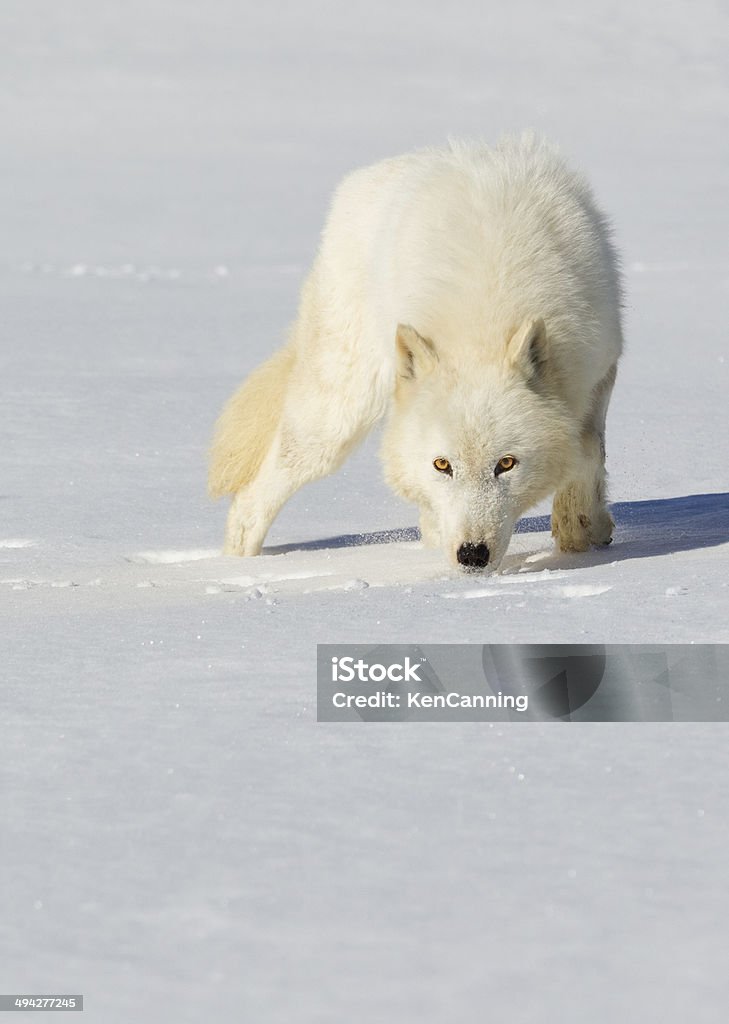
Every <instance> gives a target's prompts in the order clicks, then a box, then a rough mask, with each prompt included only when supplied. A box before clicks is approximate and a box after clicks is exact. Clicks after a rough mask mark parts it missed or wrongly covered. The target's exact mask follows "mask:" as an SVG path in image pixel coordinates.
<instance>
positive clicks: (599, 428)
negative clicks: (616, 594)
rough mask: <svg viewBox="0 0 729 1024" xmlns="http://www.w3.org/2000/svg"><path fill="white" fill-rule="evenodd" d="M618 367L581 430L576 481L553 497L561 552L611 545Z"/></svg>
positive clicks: (601, 385)
mask: <svg viewBox="0 0 729 1024" xmlns="http://www.w3.org/2000/svg"><path fill="white" fill-rule="evenodd" d="M616 371H617V365H614V366H612V367H611V369H610V371H609V372H608V373H607V374H606V375H605V377H604V378H603V379H602V380H601V381H600V383H599V384H598V385H597V387H596V388H595V395H594V399H593V405H592V408H591V410H590V413H589V415H588V417H587V419H586V420H585V423H584V426H583V430H582V437H581V442H582V454H581V458H580V461H579V464H578V467H577V471H576V472H575V474H574V475H573V478H572V479H571V480H569V481H568V482H567V483H566V484H565V485H564V486H563V487H561V488H560V490H559V491H558V492H557V493H556V494H555V496H554V504H553V506H552V536H553V537H555V539H556V540H557V543H558V545H559V547H560V550H561V551H587V549H588V548H589V547H590V546H591V545H593V544H595V545H604V544H609V543H610V541H611V540H612V536H613V527H614V523H613V519H612V516H611V515H610V513H609V511H608V508H607V503H606V474H605V418H606V416H607V409H608V404H609V402H610V395H611V393H612V389H613V385H614V383H615V375H616Z"/></svg>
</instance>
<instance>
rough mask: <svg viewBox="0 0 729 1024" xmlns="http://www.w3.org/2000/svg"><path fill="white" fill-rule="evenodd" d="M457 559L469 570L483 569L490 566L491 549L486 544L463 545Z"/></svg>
mask: <svg viewBox="0 0 729 1024" xmlns="http://www.w3.org/2000/svg"><path fill="white" fill-rule="evenodd" d="M456 557H457V558H458V561H459V562H460V564H461V565H465V566H466V567H467V568H468V569H483V568H484V566H487V565H488V564H489V549H488V547H487V545H486V544H461V546H460V547H459V549H458V552H457V554H456Z"/></svg>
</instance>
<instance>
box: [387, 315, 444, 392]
mask: <svg viewBox="0 0 729 1024" xmlns="http://www.w3.org/2000/svg"><path fill="white" fill-rule="evenodd" d="M396 344H397V374H398V377H401V378H402V379H403V380H416V379H417V378H418V377H425V376H426V375H427V374H429V373H432V372H433V370H434V369H435V367H436V366H437V364H438V353H437V352H436V350H435V345H434V344H433V342H432V341H429V340H428V339H427V338H421V336H420V335H419V334H418V332H417V331H416V330H415V328H414V327H410V326H408V325H407V324H399V325H398V328H397V335H396Z"/></svg>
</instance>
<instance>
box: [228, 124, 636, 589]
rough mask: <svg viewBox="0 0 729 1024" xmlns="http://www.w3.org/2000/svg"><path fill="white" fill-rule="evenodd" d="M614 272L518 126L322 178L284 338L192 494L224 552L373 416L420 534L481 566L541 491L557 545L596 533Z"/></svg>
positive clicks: (248, 551)
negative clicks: (319, 227) (325, 184)
mask: <svg viewBox="0 0 729 1024" xmlns="http://www.w3.org/2000/svg"><path fill="white" fill-rule="evenodd" d="M621 348H622V335H621V326H620V281H619V275H618V269H617V259H616V254H615V251H614V249H613V246H612V244H611V240H610V234H609V230H608V227H607V224H606V221H605V219H604V217H603V216H602V214H601V213H600V212H599V210H598V209H597V207H596V205H595V202H594V200H593V198H592V194H591V192H590V190H589V188H588V186H587V184H586V183H585V181H584V180H583V179H582V177H580V176H579V175H577V174H575V173H574V172H573V171H571V170H569V169H568V168H567V167H566V166H565V164H564V162H563V160H562V159H561V157H560V155H559V153H558V152H557V150H556V149H554V148H553V147H552V146H550V145H548V144H547V143H545V142H543V141H539V140H536V139H534V137H532V136H531V135H525V136H524V137H523V138H521V139H507V140H505V141H503V142H502V143H501V144H499V145H498V146H497V147H495V148H493V149H491V148H487V147H486V146H484V145H479V144H471V143H456V142H452V143H451V144H450V145H449V146H448V147H447V148H445V149H431V150H425V151H423V152H419V153H414V154H411V155H406V156H401V157H397V158H394V159H391V160H385V161H383V162H382V163H378V164H375V165H374V166H372V167H367V168H365V169H364V170H360V171H356V172H355V173H353V174H351V175H349V176H348V177H347V178H345V180H344V182H343V183H342V184H341V186H340V187H339V189H338V191H337V193H336V195H335V197H334V200H333V203H332V207H331V212H330V214H329V218H328V221H327V223H326V226H325V228H324V232H323V236H322V240H321V245H320V248H319V252H318V255H317V257H316V261H315V263H314V266H313V269H312V271H311V273H310V275H309V277H308V279H307V280H306V282H305V284H304V286H303V290H302V294H301V301H300V308H299V313H298V317H297V319H296V321H295V323H294V325H293V328H292V330H291V334H290V338H289V341H288V344H287V345H286V347H285V348H283V349H282V350H280V351H279V352H278V353H277V354H275V355H274V356H273V357H272V358H271V359H270V360H269V361H268V362H266V363H264V364H263V365H262V366H261V367H259V368H258V369H257V370H255V371H254V372H253V373H252V374H251V376H250V377H249V378H248V380H247V381H246V382H245V383H244V384H243V386H242V388H241V389H240V390H239V391H238V392H237V394H235V395H234V396H233V397H232V398H231V399H230V401H229V402H228V404H227V406H226V407H225V409H224V410H223V413H222V415H221V417H220V420H219V421H218V425H217V431H216V436H215V440H214V443H213V449H212V465H211V470H210V493H211V494H212V495H213V496H215V497H217V496H220V495H222V494H232V495H233V501H232V505H231V509H230V513H229V516H228V524H227V530H226V537H225V552H226V553H228V554H239V555H255V554H258V553H259V552H260V550H261V545H262V544H263V540H264V537H265V535H266V531H267V530H268V528H269V526H270V524H271V522H272V521H273V519H274V517H275V516H276V514H277V513H278V512H279V510H280V509H281V507H282V505H283V504H284V502H285V501H287V499H288V498H289V497H291V495H292V494H293V493H294V491H296V490H297V488H299V487H301V485H302V484H304V483H306V482H307V481H309V480H314V479H315V478H317V477H320V476H323V475H324V474H326V473H330V472H332V470H334V469H336V468H337V467H338V466H339V465H340V464H341V462H342V461H343V460H344V459H345V457H346V456H347V455H348V454H349V453H350V452H351V451H352V449H353V448H354V447H355V446H356V445H357V443H358V442H359V441H360V440H361V439H362V438H363V437H364V435H365V434H366V433H367V431H368V430H369V429H370V428H371V427H372V426H373V424H374V423H375V422H376V421H377V420H379V419H380V418H381V417H382V416H383V415H385V414H386V413H387V414H388V419H387V426H386V429H385V435H384V443H383V448H382V456H383V461H384V466H385V475H386V479H387V480H388V482H389V483H390V485H391V486H392V487H393V488H394V489H395V491H397V492H398V493H399V494H401V495H402V496H403V497H405V498H406V499H408V500H411V501H414V502H416V503H417V504H418V505H419V507H420V529H421V533H422V537H423V540H424V542H425V543H427V544H433V545H437V544H441V545H442V546H443V547H444V548H445V550H446V552H447V553H448V555H449V557H450V558H451V559H452V560H453V561H454V562H456V563H460V564H461V565H463V566H466V567H468V568H479V569H485V568H488V569H489V570H493V569H496V568H498V566H499V563H500V562H501V560H502V558H503V556H504V554H505V552H506V549H507V546H508V544H509V539H510V537H511V534H512V532H513V529H514V524H515V523H516V520H517V518H518V517H519V516H520V515H521V514H522V513H524V512H525V511H526V510H527V509H528V508H530V507H531V506H533V505H534V504H535V503H536V502H538V501H539V500H541V499H542V498H544V497H546V496H548V495H549V494H552V493H553V492H556V494H555V498H554V505H553V511H552V533H553V534H554V536H555V537H556V538H557V542H558V544H559V546H560V548H561V549H562V550H563V551H584V550H586V549H587V548H588V547H589V546H590V545H591V544H608V543H609V542H610V540H611V536H612V528H613V522H612V519H611V518H610V515H609V513H608V511H607V508H606V504H605V467H604V461H605V447H604V428H605V414H606V411H607V406H608V401H609V399H610V393H611V391H612V387H613V383H614V380H615V372H616V366H617V361H618V357H619V356H620V352H621Z"/></svg>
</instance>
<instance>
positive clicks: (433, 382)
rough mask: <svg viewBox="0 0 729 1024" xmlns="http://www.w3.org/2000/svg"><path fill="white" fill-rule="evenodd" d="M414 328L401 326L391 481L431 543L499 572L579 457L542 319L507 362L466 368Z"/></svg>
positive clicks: (511, 346) (465, 562)
mask: <svg viewBox="0 0 729 1024" xmlns="http://www.w3.org/2000/svg"><path fill="white" fill-rule="evenodd" d="M455 351H456V352H457V353H458V356H456V355H453V354H452V353H453V348H452V346H450V345H449V346H448V348H447V351H444V354H443V356H441V354H440V353H439V350H438V346H437V342H433V341H430V340H427V339H425V338H422V337H421V336H420V335H419V334H418V333H417V331H415V330H414V328H412V327H408V326H404V325H401V326H400V327H398V330H397V374H398V376H397V385H396V389H395V397H394V401H393V404H392V408H391V412H390V416H389V419H388V424H387V428H386V432H385V437H384V443H383V457H384V463H385V473H386V477H387V480H388V483H389V484H390V486H391V487H393V489H394V490H395V491H397V492H398V493H399V494H401V495H402V496H403V497H404V498H406V499H407V500H409V501H415V502H417V504H418V505H419V506H420V509H421V528H422V530H423V534H424V540H425V541H426V542H427V543H431V544H440V545H441V546H442V547H444V548H445V550H446V552H447V554H448V556H449V558H450V559H451V560H452V561H453V562H454V563H456V564H459V565H461V566H463V567H465V568H468V569H483V570H487V571H494V570H495V569H497V568H498V567H499V565H500V563H501V560H502V559H503V557H504V555H505V553H506V549H507V547H508V545H509V540H510V538H511V535H512V533H513V530H514V525H515V523H516V521H517V519H518V518H519V516H520V515H522V514H523V513H524V512H525V511H526V510H527V509H529V508H530V507H531V506H533V505H534V504H536V503H537V502H538V501H540V500H541V499H542V498H544V497H546V496H547V495H549V494H550V493H552V491H554V490H555V489H556V488H557V486H558V485H559V483H560V481H562V480H564V479H565V477H566V475H567V474H568V473H569V469H570V466H571V464H572V463H573V461H574V460H575V458H576V457H577V452H578V445H579V438H578V434H577V431H576V429H575V425H574V423H573V422H572V419H571V417H570V415H569V413H568V411H567V409H566V407H565V406H564V404H563V403H562V402H560V401H559V399H558V398H557V397H556V388H555V383H556V381H555V375H556V369H555V367H554V366H553V365H552V364H551V362H550V352H549V341H548V338H547V332H546V329H545V325H544V322H543V321H542V320H541V319H529V320H527V321H525V322H524V323H523V324H522V325H521V327H520V328H518V330H516V331H515V332H514V333H513V334H512V336H511V337H510V338H506V339H505V348H504V356H503V358H501V359H497V360H495V361H480V360H479V361H477V362H475V363H472V364H467V363H464V361H463V353H464V352H467V351H468V347H463V348H461V347H458V348H457V349H456V350H455Z"/></svg>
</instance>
